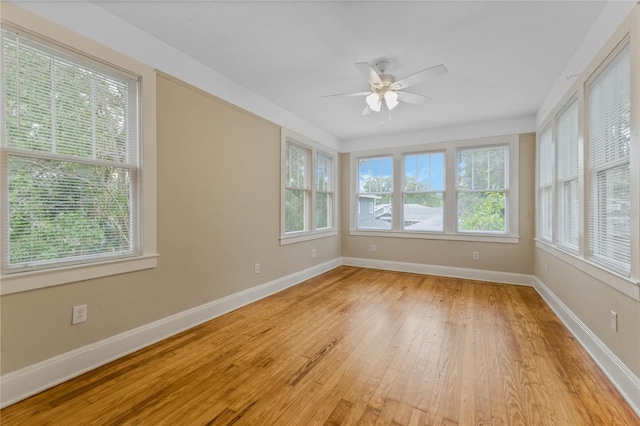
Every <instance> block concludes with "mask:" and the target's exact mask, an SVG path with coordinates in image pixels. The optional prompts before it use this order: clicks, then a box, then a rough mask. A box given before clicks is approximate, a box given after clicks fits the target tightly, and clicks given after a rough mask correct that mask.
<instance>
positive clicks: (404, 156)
mask: <svg viewBox="0 0 640 426" xmlns="http://www.w3.org/2000/svg"><path fill="white" fill-rule="evenodd" d="M432 154H442V156H443V157H444V164H443V165H442V169H443V170H442V172H443V176H442V180H443V182H444V188H442V190H435V189H433V190H425V191H407V181H406V179H407V170H406V165H407V157H409V156H413V155H432ZM440 193H442V209H443V212H442V231H426V230H424V231H422V230H409V232H429V233H439V234H442V233H443V232H445V229H447V223H446V222H447V215H446V213H445V205H446V200H447V153H446V151H443V150H441V149H440V150H428V151H416V152H405V153H403V154H402V206H401V207H402V210H401V213H402V231H404V232H407V229H406V228H405V226H404V222H405V221H406V220H405V219H406V218H405V215H404V213H405V212H404V206H405V203H404V201H405V197H406V195H407V194H440Z"/></svg>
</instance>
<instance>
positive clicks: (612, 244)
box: [587, 42, 631, 276]
mask: <svg viewBox="0 0 640 426" xmlns="http://www.w3.org/2000/svg"><path fill="white" fill-rule="evenodd" d="M587 85H588V98H587V120H588V150H589V151H588V153H589V163H588V184H589V192H588V196H589V202H588V213H587V221H588V239H589V240H588V241H589V245H588V248H589V257H590V258H591V259H592V260H593V261H594V262H597V263H600V264H602V265H603V266H605V267H608V268H610V269H612V270H614V271H616V272H618V273H620V274H623V275H626V276H628V275H629V274H630V260H631V259H630V251H631V247H630V244H631V235H630V213H631V212H630V201H631V200H630V186H631V185H630V184H631V182H630V172H629V171H630V162H629V161H630V154H629V153H630V144H631V128H630V113H631V110H630V106H631V96H630V87H631V86H630V52H629V43H628V42H627V43H626V44H625V45H624V46H623V47H622V48H621V49H620V50H619V51H618V52H617V53H616V54H615V56H614V57H613V59H611V61H610V62H609V63H607V64H606V66H604V68H603V69H602V70H601V71H600V72H599V73H597V74H596V75H595V77H593V78H592V79H591V80H589V81H588V83H587Z"/></svg>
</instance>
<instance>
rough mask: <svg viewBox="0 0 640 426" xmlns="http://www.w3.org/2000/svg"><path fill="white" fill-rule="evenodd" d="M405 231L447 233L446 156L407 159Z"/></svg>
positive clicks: (418, 155) (434, 154)
mask: <svg viewBox="0 0 640 426" xmlns="http://www.w3.org/2000/svg"><path fill="white" fill-rule="evenodd" d="M403 166H404V191H403V212H402V213H403V214H402V229H404V230H406V231H430V232H444V193H445V154H444V152H431V153H413V154H406V155H405V156H404V164H403Z"/></svg>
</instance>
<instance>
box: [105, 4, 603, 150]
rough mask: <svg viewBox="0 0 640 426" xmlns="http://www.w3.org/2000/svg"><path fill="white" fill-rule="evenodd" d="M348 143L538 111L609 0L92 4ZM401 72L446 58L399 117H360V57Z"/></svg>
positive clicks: (363, 86) (362, 88)
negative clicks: (443, 69) (424, 99)
mask: <svg viewBox="0 0 640 426" xmlns="http://www.w3.org/2000/svg"><path fill="white" fill-rule="evenodd" d="M94 3H95V4H98V5H99V6H100V7H102V8H104V9H105V10H107V11H109V12H110V13H112V14H114V15H116V16H118V17H120V18H122V19H124V20H125V21H128V22H129V23H131V24H133V25H135V26H136V27H138V28H140V29H142V30H144V31H146V32H147V33H149V34H151V35H153V36H155V37H156V38H158V39H160V40H162V41H164V42H165V43H167V44H169V45H171V46H173V47H175V48H177V49H179V50H181V51H182V52H184V53H186V54H187V55H189V56H191V57H193V58H194V59H196V60H198V61H200V62H201V63H203V64H205V65H207V66H208V67H210V68H212V69H213V70H215V71H217V72H219V73H221V74H223V75H226V76H227V77H229V78H230V79H232V80H234V81H235V82H237V83H239V84H240V85H242V86H244V87H246V88H248V89H250V90H252V91H254V92H255V93H257V94H259V95H261V96H262V97H264V98H266V99H268V100H270V101H271V102H273V103H274V104H276V105H278V106H280V107H282V108H284V109H286V110H288V111H290V112H292V113H293V114H295V115H297V116H299V117H301V118H302V119H304V120H307V121H308V122H310V123H312V124H314V125H316V126H317V127H319V128H321V129H323V130H324V131H326V132H328V133H330V134H332V135H334V136H336V137H338V138H340V139H342V140H346V139H353V138H362V137H366V136H373V135H380V134H388V133H398V132H417V131H421V130H427V129H433V128H439V127H444V126H456V125H462V124H467V123H476V122H483V121H490V120H497V119H504V118H510V117H521V116H525V115H533V114H535V113H536V111H537V110H538V108H539V107H540V105H541V103H542V102H543V100H544V97H545V96H546V95H547V93H549V91H550V90H551V88H552V86H553V84H554V83H555V82H556V80H557V78H558V76H559V75H560V73H561V72H562V70H563V69H564V68H565V66H566V65H567V63H568V61H569V59H570V58H571V56H572V55H573V54H574V52H575V51H576V49H577V48H578V46H579V44H580V42H581V41H582V40H583V38H584V37H585V35H586V34H587V32H588V31H589V29H590V28H591V26H592V25H593V23H594V22H595V20H596V18H597V17H598V15H599V14H600V12H601V11H602V9H603V7H604V5H605V4H606V2H605V1H584V2H583V1H531V2H526V1H494V2H488V1H411V2H404V1H369V2H364V1H254V2H247V1H233V2H231V1H225V2H221V1H207V0H200V1H177V0H174V1H149V0H128V1H94ZM380 58H386V59H388V60H389V61H390V62H391V67H390V69H389V72H390V73H392V74H394V75H395V76H396V77H398V78H402V77H404V76H406V75H408V74H412V73H414V72H416V71H419V70H421V69H424V68H428V67H431V66H434V65H437V64H440V63H443V64H445V65H446V66H447V68H448V69H449V72H448V73H447V74H445V75H443V76H440V77H437V78H436V79H434V80H432V81H430V82H428V83H425V84H422V85H419V86H414V87H412V88H411V89H409V91H413V92H416V93H420V94H424V95H427V96H429V97H431V98H433V101H432V102H431V103H429V104H426V105H409V104H401V105H399V106H398V107H397V108H396V109H395V110H393V111H392V112H391V121H390V122H386V123H384V124H382V123H381V121H382V120H381V116H380V114H371V115H369V116H361V115H360V113H361V112H362V109H363V108H364V106H365V103H364V102H365V101H364V99H363V98H330V99H325V98H322V96H323V95H329V94H335V93H345V92H356V91H365V90H367V89H368V84H367V83H366V81H365V79H364V77H363V76H362V75H361V74H360V73H359V72H358V71H357V70H356V69H355V68H354V67H353V63H354V62H370V63H375V62H376V60H378V59H380Z"/></svg>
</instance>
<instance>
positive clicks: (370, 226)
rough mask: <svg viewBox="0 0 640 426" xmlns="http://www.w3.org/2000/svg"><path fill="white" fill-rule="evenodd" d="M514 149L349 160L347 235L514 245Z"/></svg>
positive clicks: (445, 148) (503, 140)
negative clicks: (349, 198) (349, 203)
mask: <svg viewBox="0 0 640 426" xmlns="http://www.w3.org/2000/svg"><path fill="white" fill-rule="evenodd" d="M519 143H520V139H519V136H518V135H506V136H497V137H491V138H482V139H474V140H464V141H448V142H442V143H432V144H424V145H415V146H410V147H397V148H392V149H380V150H372V151H363V152H357V153H352V154H351V173H352V174H351V182H352V185H351V229H350V231H349V233H350V235H365V236H372V235H377V236H385V237H399V238H428V239H443V240H464V241H490V242H499V243H517V242H518V241H519V237H518V191H517V188H518V186H519V183H518V182H519V181H518V162H519ZM513 188H515V189H513ZM449 194H451V195H449Z"/></svg>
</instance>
